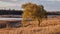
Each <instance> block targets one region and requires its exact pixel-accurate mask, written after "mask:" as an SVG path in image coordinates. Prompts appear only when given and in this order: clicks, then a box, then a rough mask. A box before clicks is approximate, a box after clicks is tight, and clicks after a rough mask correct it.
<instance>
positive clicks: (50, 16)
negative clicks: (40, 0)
mask: <svg viewBox="0 0 60 34" xmlns="http://www.w3.org/2000/svg"><path fill="white" fill-rule="evenodd" d="M57 16H60V15H48V18H52V17H57ZM0 20H22V18H0Z"/></svg>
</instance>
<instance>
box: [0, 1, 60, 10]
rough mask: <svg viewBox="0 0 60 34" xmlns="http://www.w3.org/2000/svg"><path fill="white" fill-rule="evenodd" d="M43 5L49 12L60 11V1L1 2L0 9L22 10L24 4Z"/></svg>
mask: <svg viewBox="0 0 60 34" xmlns="http://www.w3.org/2000/svg"><path fill="white" fill-rule="evenodd" d="M28 2H31V3H35V4H39V5H43V6H44V8H45V10H47V11H60V0H0V9H15V10H21V9H22V8H21V5H22V4H23V3H28Z"/></svg>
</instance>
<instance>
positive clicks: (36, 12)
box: [22, 3, 47, 26]
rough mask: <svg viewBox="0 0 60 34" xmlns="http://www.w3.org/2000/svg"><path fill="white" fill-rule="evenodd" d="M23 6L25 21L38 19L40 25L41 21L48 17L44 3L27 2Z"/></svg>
mask: <svg viewBox="0 0 60 34" xmlns="http://www.w3.org/2000/svg"><path fill="white" fill-rule="evenodd" d="M22 8H23V9H24V12H23V14H22V18H23V21H24V20H25V19H32V20H35V19H37V20H38V22H39V24H38V26H40V23H41V22H42V19H43V18H45V17H47V14H46V13H47V12H46V11H45V10H44V7H43V6H42V5H37V4H32V3H27V4H23V5H22Z"/></svg>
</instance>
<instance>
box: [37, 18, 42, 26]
mask: <svg viewBox="0 0 60 34" xmlns="http://www.w3.org/2000/svg"><path fill="white" fill-rule="evenodd" d="M41 21H42V19H41V20H40V19H38V22H39V23H38V26H39V27H40V23H41Z"/></svg>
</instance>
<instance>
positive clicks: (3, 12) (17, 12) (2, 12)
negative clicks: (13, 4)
mask: <svg viewBox="0 0 60 34" xmlns="http://www.w3.org/2000/svg"><path fill="white" fill-rule="evenodd" d="M22 13H23V11H22V10H0V15H21V14H22Z"/></svg>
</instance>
